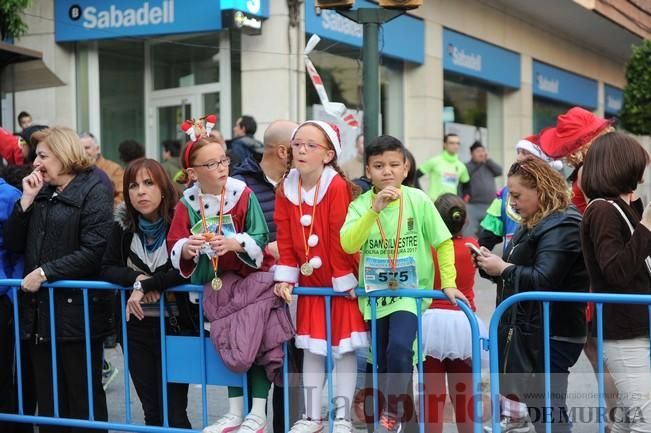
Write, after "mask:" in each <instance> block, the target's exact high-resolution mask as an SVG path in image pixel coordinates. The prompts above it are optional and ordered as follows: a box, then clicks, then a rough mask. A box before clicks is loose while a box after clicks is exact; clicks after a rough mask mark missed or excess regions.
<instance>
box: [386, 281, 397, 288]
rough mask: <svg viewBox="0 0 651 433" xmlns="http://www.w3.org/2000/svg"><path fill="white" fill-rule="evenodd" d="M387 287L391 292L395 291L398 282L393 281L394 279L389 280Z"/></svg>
mask: <svg viewBox="0 0 651 433" xmlns="http://www.w3.org/2000/svg"><path fill="white" fill-rule="evenodd" d="M387 285H388V286H389V288H390V289H391V290H396V289H397V288H398V287H399V284H398V281H397V280H395V279H391V280H389V282H388V283H387Z"/></svg>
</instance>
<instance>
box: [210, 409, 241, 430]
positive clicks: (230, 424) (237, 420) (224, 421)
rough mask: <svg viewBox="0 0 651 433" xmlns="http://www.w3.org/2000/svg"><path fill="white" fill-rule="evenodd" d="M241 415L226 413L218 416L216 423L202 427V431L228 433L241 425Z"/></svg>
mask: <svg viewBox="0 0 651 433" xmlns="http://www.w3.org/2000/svg"><path fill="white" fill-rule="evenodd" d="M242 421H243V420H242V417H241V416H238V415H234V414H232V413H227V414H226V415H224V416H223V417H221V418H219V419H218V420H217V422H216V423H214V424H212V425H209V426H208V427H206V428H204V429H203V433H229V432H232V431H235V430H237V429H238V428H240V425H242Z"/></svg>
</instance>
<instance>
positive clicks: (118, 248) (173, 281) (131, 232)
mask: <svg viewBox="0 0 651 433" xmlns="http://www.w3.org/2000/svg"><path fill="white" fill-rule="evenodd" d="M134 236H136V227H134V225H133V223H132V222H131V221H130V220H129V219H128V218H127V209H126V205H125V204H124V203H122V204H120V205H118V207H117V208H116V209H115V222H114V223H113V230H112V232H111V236H110V237H109V240H108V243H107V245H106V251H105V252H104V258H103V260H102V271H101V275H100V278H101V279H102V280H106V281H109V282H111V283H115V284H118V285H120V286H123V287H131V286H133V283H134V282H135V281H136V278H137V277H138V275H141V274H143V273H145V274H146V275H149V276H150V278H147V279H144V280H142V281H141V284H142V289H143V291H144V292H145V293H147V292H150V291H152V290H157V291H159V292H163V291H165V290H166V289H169V288H171V287H175V286H180V285H182V284H188V283H189V281H188V280H187V279H185V278H183V277H181V274H180V273H179V271H178V270H176V269H174V268H173V267H172V262H171V261H170V260H169V259H168V261H167V263H165V264H164V265H162V266H159V267H158V268H156V269H151V268H149V266H147V264H146V263H145V262H144V261H143V260H142V258H141V257H139V256H138V255H136V254H135V253H134V252H133V251H131V242H132V241H133V237H134ZM166 237H167V236H166ZM127 261H131V263H133V264H134V265H135V266H137V267H138V269H141V270H143V272H138V271H136V270H134V269H132V268H130V267H128V266H127ZM175 298H176V302H177V304H178V307H179V311H180V314H181V315H182V316H183V320H182V324H183V325H184V326H183V327H184V328H185V329H194V328H195V327H196V326H198V321H197V320H198V318H197V317H195V316H196V314H195V311H194V309H193V308H191V307H190V305H189V301H188V296H187V294H186V293H175Z"/></svg>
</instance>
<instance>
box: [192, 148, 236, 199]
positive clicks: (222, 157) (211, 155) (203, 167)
mask: <svg viewBox="0 0 651 433" xmlns="http://www.w3.org/2000/svg"><path fill="white" fill-rule="evenodd" d="M193 159H194V161H193V163H192V167H191V168H189V169H188V173H189V175H190V178H191V179H192V180H195V181H199V183H200V184H201V188H202V189H203V190H204V192H211V193H219V192H220V191H221V189H222V188H223V187H224V185H226V180H227V179H228V166H229V164H230V159H229V158H228V157H226V153H225V152H224V148H223V147H222V146H221V145H220V144H219V143H210V144H208V145H207V146H204V147H202V148H201V149H199V150H197V151H196V153H195V154H194V155H193Z"/></svg>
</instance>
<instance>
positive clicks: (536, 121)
mask: <svg viewBox="0 0 651 433" xmlns="http://www.w3.org/2000/svg"><path fill="white" fill-rule="evenodd" d="M570 108H572V106H571V105H566V104H563V103H562V102H557V101H551V100H549V99H543V98H534V99H533V131H534V133H538V132H539V131H540V130H542V129H544V128H549V127H551V126H554V125H556V118H557V117H558V115H559V114H563V113H565V112H566V111H567V110H569V109H570Z"/></svg>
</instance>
